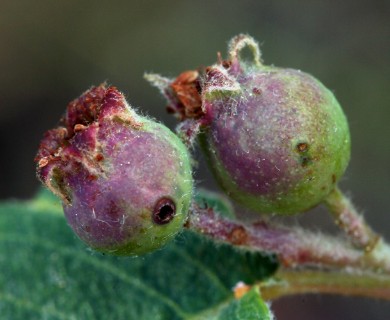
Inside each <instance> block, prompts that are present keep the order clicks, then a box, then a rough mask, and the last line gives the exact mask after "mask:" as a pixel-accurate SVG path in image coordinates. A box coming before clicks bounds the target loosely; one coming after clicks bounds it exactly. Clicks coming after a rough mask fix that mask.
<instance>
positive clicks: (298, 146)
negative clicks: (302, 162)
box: [296, 142, 309, 153]
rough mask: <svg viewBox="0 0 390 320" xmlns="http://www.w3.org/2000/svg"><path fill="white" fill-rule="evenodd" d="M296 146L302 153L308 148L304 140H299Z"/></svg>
mask: <svg viewBox="0 0 390 320" xmlns="http://www.w3.org/2000/svg"><path fill="white" fill-rule="evenodd" d="M296 148H297V151H298V152H299V153H304V152H307V151H308V150H309V145H308V144H307V143H306V142H300V143H298V144H297V146H296Z"/></svg>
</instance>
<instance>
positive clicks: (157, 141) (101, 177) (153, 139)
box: [35, 85, 193, 255]
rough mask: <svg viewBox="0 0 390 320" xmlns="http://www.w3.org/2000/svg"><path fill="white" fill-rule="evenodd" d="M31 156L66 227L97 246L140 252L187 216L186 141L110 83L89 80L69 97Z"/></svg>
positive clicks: (190, 185)
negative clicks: (87, 85)
mask: <svg viewBox="0 0 390 320" xmlns="http://www.w3.org/2000/svg"><path fill="white" fill-rule="evenodd" d="M35 160H36V162H37V174H38V177H39V179H40V180H41V181H42V182H43V184H44V185H46V186H47V187H48V188H49V189H50V190H51V191H52V192H54V193H55V194H56V195H57V196H59V197H60V198H61V200H62V202H63V208H64V212H65V216H66V219H67V221H68V223H69V225H70V226H71V228H72V229H73V230H74V232H75V233H76V234H77V235H78V236H79V238H80V239H82V240H83V241H84V242H85V243H86V244H88V245H89V246H90V247H92V248H93V249H95V250H97V251H101V252H105V253H111V254H115V255H138V254H142V253H146V252H149V251H152V250H155V249H157V248H159V247H161V246H162V245H164V244H165V243H166V242H168V241H169V240H171V239H172V238H173V237H174V236H175V235H176V234H177V232H179V231H180V230H181V229H182V227H183V224H184V223H185V222H186V219H187V214H188V210H189V206H190V201H191V198H192V191H193V190H192V189H193V180H192V175H191V166H190V159H189V154H188V151H187V149H186V147H185V146H184V144H183V143H182V142H181V141H180V139H179V138H178V137H177V136H176V135H175V134H174V133H172V132H171V131H170V130H169V129H168V128H166V127H165V126H164V125H162V124H160V123H157V122H155V121H153V120H151V119H149V118H146V117H141V116H139V115H138V114H137V113H136V112H135V111H134V109H133V108H132V107H130V106H129V104H128V103H127V102H126V100H125V98H124V96H123V94H122V93H121V92H119V91H118V90H117V89H116V88H115V87H106V86H105V85H100V86H97V87H93V88H91V89H89V90H88V91H86V92H85V93H83V94H82V95H81V96H80V97H79V98H78V99H76V100H74V101H72V102H71V103H70V104H69V105H68V107H67V111H66V114H65V116H64V117H63V118H62V120H61V123H60V125H59V126H58V127H57V128H55V129H52V130H49V131H48V132H46V134H45V136H44V139H43V140H42V142H41V144H40V148H39V151H38V154H37V156H36V159H35Z"/></svg>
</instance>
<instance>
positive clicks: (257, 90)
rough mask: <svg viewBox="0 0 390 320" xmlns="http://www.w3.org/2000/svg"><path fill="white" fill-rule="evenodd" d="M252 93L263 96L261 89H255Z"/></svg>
mask: <svg viewBox="0 0 390 320" xmlns="http://www.w3.org/2000/svg"><path fill="white" fill-rule="evenodd" d="M252 92H253V93H254V94H255V95H261V94H262V93H263V91H261V89H260V88H253V89H252Z"/></svg>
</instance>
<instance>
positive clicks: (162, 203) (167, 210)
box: [153, 198, 176, 224]
mask: <svg viewBox="0 0 390 320" xmlns="http://www.w3.org/2000/svg"><path fill="white" fill-rule="evenodd" d="M175 213H176V205H175V203H174V202H173V201H172V200H171V199H169V198H162V199H160V200H159V201H157V203H156V205H155V206H154V210H153V221H154V222H155V223H156V224H167V223H168V222H170V221H171V220H172V219H173V218H174V216H175Z"/></svg>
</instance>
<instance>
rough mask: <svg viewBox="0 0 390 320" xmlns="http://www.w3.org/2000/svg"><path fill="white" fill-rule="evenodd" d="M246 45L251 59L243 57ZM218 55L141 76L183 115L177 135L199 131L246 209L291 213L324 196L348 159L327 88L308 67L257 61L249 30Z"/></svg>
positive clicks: (224, 181)
mask: <svg viewBox="0 0 390 320" xmlns="http://www.w3.org/2000/svg"><path fill="white" fill-rule="evenodd" d="M244 48H249V49H250V50H251V53H252V58H251V59H249V60H245V59H244V58H243V57H241V52H242V50H243V49H244ZM218 60H219V61H218V62H217V63H216V64H214V65H212V66H210V67H207V68H205V69H202V70H193V71H186V72H183V73H182V74H181V75H179V76H178V77H177V78H176V79H174V80H171V79H167V78H164V77H161V76H158V75H146V78H147V79H148V80H149V81H151V82H152V84H154V85H155V86H157V87H159V89H160V90H161V91H162V93H163V94H164V95H165V97H166V98H167V100H168V103H169V105H168V111H170V112H171V113H174V114H176V116H177V117H178V118H179V119H180V120H181V123H180V125H179V126H178V132H179V135H180V136H181V138H182V139H183V140H184V141H185V142H186V143H187V144H188V145H191V144H192V142H193V140H194V137H199V140H200V144H201V147H202V149H203V150H204V152H205V154H206V156H207V159H208V162H209V165H210V167H211V168H212V171H213V173H214V175H215V177H216V179H217V181H218V182H219V184H220V186H221V187H222V188H223V190H224V191H225V192H226V193H227V194H228V195H229V196H230V197H231V198H233V199H234V200H236V201H237V202H238V203H240V204H242V205H245V206H247V207H249V208H250V209H252V210H255V211H258V212H262V213H278V214H293V213H298V212H301V211H306V210H308V209H310V208H312V207H313V206H316V205H317V204H319V203H320V202H322V201H323V200H324V199H325V198H326V197H327V196H328V195H329V193H330V192H331V191H332V190H334V189H335V188H336V185H337V182H338V181H339V179H340V178H341V176H342V175H343V173H344V171H345V169H346V167H347V165H348V162H349V158H350V135H349V128H348V122H347V119H346V117H345V115H344V113H343V110H342V108H341V107H340V105H339V103H338V102H337V100H336V98H335V97H334V95H333V93H332V92H331V91H330V90H328V89H327V88H326V87H325V86H324V85H323V84H322V83H321V82H320V81H318V80H317V79H315V78H314V77H313V76H311V75H309V74H307V73H304V72H301V71H299V70H294V69H285V68H278V67H274V66H266V65H263V63H262V61H261V56H260V50H259V46H258V44H257V43H256V42H255V41H254V40H253V38H251V37H249V36H247V35H239V36H237V37H235V38H233V39H232V40H231V41H230V44H229V57H228V59H227V60H222V59H221V57H220V56H219V59H218Z"/></svg>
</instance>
